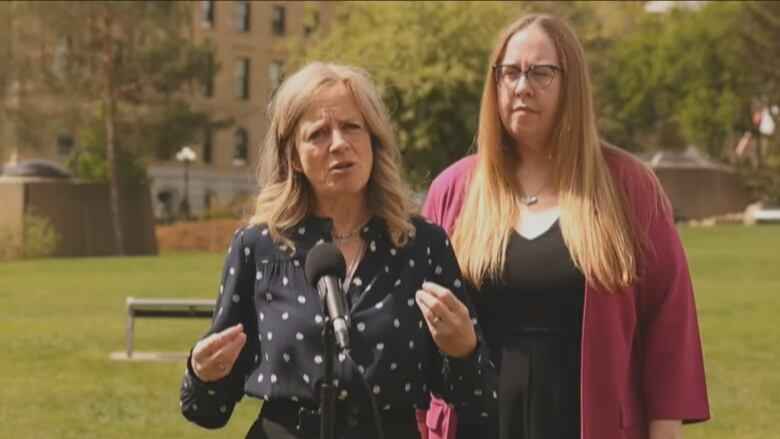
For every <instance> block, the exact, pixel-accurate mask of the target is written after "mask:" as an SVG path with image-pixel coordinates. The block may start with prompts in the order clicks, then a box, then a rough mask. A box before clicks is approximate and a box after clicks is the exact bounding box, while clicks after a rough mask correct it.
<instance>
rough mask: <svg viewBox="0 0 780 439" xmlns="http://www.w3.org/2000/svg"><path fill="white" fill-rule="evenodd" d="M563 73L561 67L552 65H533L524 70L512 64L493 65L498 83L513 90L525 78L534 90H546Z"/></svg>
mask: <svg viewBox="0 0 780 439" xmlns="http://www.w3.org/2000/svg"><path fill="white" fill-rule="evenodd" d="M561 71H562V70H561V68H560V67H558V66H550V65H531V66H529V67H528V69H526V70H523V69H521V68H519V67H517V66H515V65H512V64H493V72H494V73H495V75H496V81H498V82H499V83H500V84H503V85H504V86H506V87H509V88H510V89H512V90H514V89H515V88H516V87H517V83H518V82H520V78H522V77H523V76H525V79H526V80H527V81H528V83H529V84H530V85H531V87H532V88H535V89H538V90H541V89H545V88H547V87H549V86H550V84H552V82H553V79H555V76H556V75H558V74H559V73H561Z"/></svg>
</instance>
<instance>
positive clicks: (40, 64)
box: [16, 1, 214, 254]
mask: <svg viewBox="0 0 780 439" xmlns="http://www.w3.org/2000/svg"><path fill="white" fill-rule="evenodd" d="M18 9H19V18H17V20H21V22H22V23H24V26H20V30H19V35H18V41H19V44H18V46H19V47H24V49H25V50H24V52H23V55H24V56H21V55H20V54H21V53H22V52H21V51H19V52H17V60H18V62H17V63H16V65H17V67H18V68H19V69H18V70H19V71H22V70H24V71H25V72H26V73H25V74H21V73H19V74H18V75H17V77H16V81H17V83H18V84H19V87H18V90H20V91H19V93H18V98H19V102H20V105H19V108H18V109H17V110H18V111H17V122H22V123H21V124H20V126H21V127H22V128H24V126H25V124H24V123H23V122H25V121H28V123H38V124H40V123H41V122H42V121H43V120H47V119H53V120H57V121H59V122H60V123H63V124H75V125H74V126H82V127H84V126H90V125H94V123H95V122H96V121H102V123H103V128H102V130H99V131H98V132H99V133H101V136H102V139H101V140H102V144H103V145H104V151H105V162H106V167H107V172H108V177H109V182H110V193H111V197H110V198H111V212H112V227H113V229H114V233H115V237H116V248H117V252H118V253H119V254H123V253H124V245H123V238H122V231H121V228H120V226H119V218H120V215H121V212H120V204H119V194H120V185H121V183H122V182H123V178H122V175H121V171H120V167H119V165H118V164H119V157H120V156H123V154H121V153H120V151H119V150H120V145H121V147H122V148H128V149H132V150H135V151H136V153H138V152H149V151H150V150H151V151H156V153H157V155H161V153H160V151H161V150H162V152H163V154H164V153H165V152H166V151H167V153H168V154H170V151H173V150H176V149H178V148H179V147H181V144H182V143H185V142H189V141H191V140H192V139H193V138H194V136H195V134H196V132H197V131H196V130H199V129H202V127H203V126H204V125H205V124H206V123H208V122H209V120H208V117H207V116H206V115H205V114H202V113H197V112H194V111H192V110H191V109H190V106H189V104H188V103H187V100H186V96H187V95H191V94H192V93H193V92H194V91H195V89H196V88H197V87H198V83H200V82H202V81H204V80H206V79H207V76H208V75H210V74H213V73H214V71H213V58H212V51H211V49H210V48H209V47H208V46H204V47H197V46H196V45H194V44H193V42H192V40H191V38H190V35H189V32H188V29H189V28H188V26H190V23H191V5H190V4H189V3H188V2H154V1H146V2H87V1H84V2H31V3H24V4H20V5H19V8H18ZM31 97H35V99H31ZM163 120H164V121H165V124H161V121H163ZM171 127H175V128H173V129H172V128H171ZM150 128H156V129H153V130H151V132H150V131H149V129H150ZM22 131H23V132H24V130H23V129H22ZM93 131H94V130H93ZM27 132H28V133H34V130H28V131H27ZM169 132H175V133H176V136H171V135H168V133H169ZM22 137H23V136H22ZM28 140H31V141H30V142H27V143H28V144H33V145H34V144H35V143H36V139H34V138H33V139H28ZM150 140H151V141H150Z"/></svg>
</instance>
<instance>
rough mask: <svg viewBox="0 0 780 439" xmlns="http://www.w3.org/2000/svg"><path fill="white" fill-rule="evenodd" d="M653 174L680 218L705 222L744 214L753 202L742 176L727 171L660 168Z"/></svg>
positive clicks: (676, 215) (675, 213)
mask: <svg viewBox="0 0 780 439" xmlns="http://www.w3.org/2000/svg"><path fill="white" fill-rule="evenodd" d="M653 171H655V174H656V175H657V176H658V179H659V180H660V181H661V184H662V185H663V187H664V190H665V191H666V194H667V195H668V196H669V199H670V200H671V202H672V206H673V207H674V215H675V217H676V218H678V219H703V218H708V217H712V216H715V215H721V214H724V213H735V212H742V211H744V210H745V208H746V207H747V206H748V205H749V204H750V203H751V202H752V200H751V197H750V193H749V192H748V191H747V189H746V188H745V187H744V186H743V185H742V182H741V181H740V179H739V177H738V176H737V175H736V174H734V173H733V172H731V171H729V170H726V169H717V168H694V167H668V168H660V167H656V168H654V169H653Z"/></svg>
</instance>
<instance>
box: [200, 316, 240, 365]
mask: <svg viewBox="0 0 780 439" xmlns="http://www.w3.org/2000/svg"><path fill="white" fill-rule="evenodd" d="M243 333H244V326H243V325H242V324H241V323H239V324H237V325H234V326H231V327H229V328H227V329H225V330H223V331H220V332H217V333H214V334H211V335H209V336H208V337H206V338H204V339H203V340H201V341H200V342H198V344H197V345H196V349H197V348H198V347H200V349H199V353H200V354H202V355H204V356H207V357H208V356H211V355H212V354H214V352H216V351H218V350H220V349H221V348H222V347H223V346H225V345H226V344H227V343H230V341H232V340H233V339H234V338H235V337H237V336H238V335H239V334H243Z"/></svg>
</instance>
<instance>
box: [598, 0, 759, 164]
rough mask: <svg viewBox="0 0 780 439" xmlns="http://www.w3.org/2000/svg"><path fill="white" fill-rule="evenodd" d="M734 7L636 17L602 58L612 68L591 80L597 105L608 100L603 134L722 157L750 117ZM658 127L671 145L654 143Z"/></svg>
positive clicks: (715, 4)
mask: <svg viewBox="0 0 780 439" xmlns="http://www.w3.org/2000/svg"><path fill="white" fill-rule="evenodd" d="M741 8H742V5H740V4H738V3H733V2H713V3H711V4H707V5H705V6H704V7H703V8H702V9H701V10H699V11H695V10H694V11H691V10H672V11H671V12H670V13H669V14H667V15H649V14H648V15H645V16H644V17H642V19H641V20H640V21H639V23H638V26H637V28H636V29H635V31H634V32H633V33H631V35H630V36H629V37H628V38H626V39H625V40H624V41H622V42H617V43H616V44H615V45H614V47H613V48H612V50H611V51H609V52H608V57H609V60H610V63H611V64H612V68H611V69H610V70H608V71H606V72H602V74H594V76H595V77H596V78H597V80H598V81H599V82H600V83H601V84H602V86H601V87H600V91H601V93H602V94H601V96H600V99H601V100H603V101H606V102H609V105H608V106H606V107H605V110H606V111H605V113H606V114H605V115H606V117H608V118H610V119H612V120H613V121H614V122H615V124H614V125H613V126H611V127H610V129H609V130H608V131H607V132H606V133H605V134H606V136H607V137H608V138H610V139H611V140H613V141H616V142H618V143H623V144H625V145H628V146H630V147H634V148H636V147H639V146H644V147H653V148H657V147H660V148H669V147H684V146H687V144H694V145H698V146H699V147H701V148H702V149H704V150H706V151H707V152H709V153H710V154H713V155H715V156H718V157H722V156H724V150H723V148H724V140H725V139H726V138H727V137H728V136H729V134H731V133H734V132H738V131H740V130H743V129H744V128H745V127H746V126H747V123H748V118H749V116H750V102H751V94H750V87H749V81H750V78H749V75H750V72H751V70H750V68H749V67H748V66H749V63H748V60H747V59H745V56H744V50H743V46H742V44H741V41H740V40H739V39H738V38H734V32H735V30H736V29H738V28H739V27H740V26H741V22H740V16H741V15H740V14H741ZM604 84H609V85H610V86H609V87H608V86H604ZM665 128H666V129H671V130H677V131H678V132H677V133H676V134H677V136H676V137H675V139H674V143H676V144H658V143H660V142H659V138H658V133H659V132H662V131H663V130H664V129H665ZM653 135H655V137H654V138H653ZM648 136H650V137H651V139H654V140H651V141H650V142H648V141H647V137H648ZM667 139H668V137H667ZM643 140H644V141H645V142H644V143H645V144H644V145H640V144H641V143H643ZM648 143H655V144H648Z"/></svg>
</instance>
